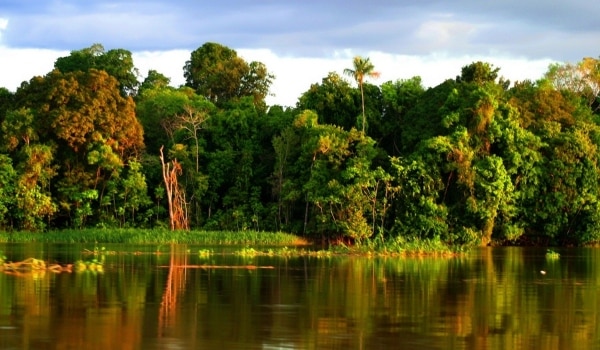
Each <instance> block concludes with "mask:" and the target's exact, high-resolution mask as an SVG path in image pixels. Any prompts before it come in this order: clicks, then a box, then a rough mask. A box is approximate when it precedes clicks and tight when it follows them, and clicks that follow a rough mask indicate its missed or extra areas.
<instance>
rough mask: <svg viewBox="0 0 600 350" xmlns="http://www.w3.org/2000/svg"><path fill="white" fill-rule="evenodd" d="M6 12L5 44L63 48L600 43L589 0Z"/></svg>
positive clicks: (233, 0)
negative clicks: (99, 45) (209, 43)
mask: <svg viewBox="0 0 600 350" xmlns="http://www.w3.org/2000/svg"><path fill="white" fill-rule="evenodd" d="M0 13H1V14H2V16H3V17H4V18H8V19H10V23H11V24H10V26H9V27H8V28H7V29H6V30H4V31H3V42H4V43H5V44H6V45H7V46H10V47H40V48H52V49H63V50H73V49H80V48H83V47H88V46H89V45H91V44H92V43H95V42H98V43H102V44H103V45H104V46H105V47H107V48H125V49H128V50H131V51H148V50H154V51H156V50H160V51H166V50H173V49H187V50H193V49H195V48H197V47H199V46H200V45H202V44H203V43H205V42H207V41H214V42H219V43H222V44H224V45H227V46H229V47H236V48H239V47H244V48H253V49H261V48H269V49H270V50H273V51H274V52H275V53H276V54H277V55H282V56H296V57H324V56H327V55H330V54H331V52H333V51H337V50H343V49H346V48H353V49H354V50H356V51H359V52H368V51H383V52H388V53H390V54H395V55H430V54H434V53H435V52H447V53H454V54H455V55H457V56H460V55H486V54H490V53H497V52H501V53H503V54H507V55H512V56H515V57H517V56H518V57H528V58H530V59H543V58H546V57H550V58H552V59H555V60H576V59H581V58H582V57H584V56H589V55H591V54H595V52H590V49H591V48H594V47H598V46H600V27H598V25H597V19H598V18H600V6H597V5H596V4H594V3H593V2H590V1H589V0H572V1H569V2H562V3H553V4H552V5H551V6H550V5H548V3H547V2H546V1H542V0H529V1H523V0H506V1H494V2H489V1H476V0H456V1H446V0H421V1H418V2H414V1H412V0H397V1H392V2H390V1H387V0H372V1H371V2H369V3H368V4H365V3H361V2H357V1H342V0H329V1H316V0H306V1H273V0H256V1H251V2H249V1H246V0H223V1H220V2H216V3H214V2H213V3H207V2H202V1H196V0H181V1H176V2H172V1H169V2H167V1H166V0H153V1H145V2H140V1H134V0H86V1H79V0H61V1H52V2H45V1H42V2H39V1H32V0H22V1H18V2H17V1H9V2H8V4H3V5H0ZM579 38H585V39H586V40H587V43H585V44H584V43H583V40H581V39H579ZM564 39H567V40H564ZM569 39H571V40H569Z"/></svg>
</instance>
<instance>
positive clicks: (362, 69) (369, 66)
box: [344, 56, 379, 135]
mask: <svg viewBox="0 0 600 350" xmlns="http://www.w3.org/2000/svg"><path fill="white" fill-rule="evenodd" d="M353 65H354V67H353V68H354V69H350V68H346V69H344V74H345V75H347V76H350V77H352V78H354V80H355V81H356V83H357V84H358V87H359V88H360V98H361V101H362V133H363V135H364V134H365V124H366V118H365V93H364V91H363V83H364V81H365V77H371V78H377V77H379V72H376V71H375V66H373V63H371V60H369V58H368V57H367V58H362V57H360V56H356V57H354V61H353Z"/></svg>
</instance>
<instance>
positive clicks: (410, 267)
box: [0, 244, 600, 350]
mask: <svg viewBox="0 0 600 350" xmlns="http://www.w3.org/2000/svg"><path fill="white" fill-rule="evenodd" d="M94 248H96V249H97V253H98V254H96V255H94V254H92V252H93V251H94ZM103 248H104V250H100V249H99V247H97V246H96V247H94V246H93V245H81V244H77V245H65V244H62V245H61V244H0V251H2V252H3V254H4V255H6V257H7V260H11V261H20V260H22V259H25V258H28V257H36V258H41V259H43V260H45V261H47V262H55V263H60V264H67V263H72V262H74V261H76V260H86V261H90V260H91V259H100V258H102V259H104V265H103V271H101V272H98V271H84V272H75V271H73V272H61V273H55V272H50V271H33V272H21V273H7V272H6V271H4V272H3V273H0V349H85V350H92V349H102V350H109V349H110V350H112V349H132V350H133V349H220V350H229V349H319V350H320V349H344V350H349V349H418V350H427V349H478V350H479V349H511V350H512V349H544V350H549V349H597V348H600V329H599V327H600V322H599V321H600V320H599V319H598V318H599V315H600V271H599V269H598V267H600V250H599V249H594V248H576V249H575V248H569V249H557V251H558V252H560V254H561V256H560V258H557V259H548V258H547V257H546V254H545V252H546V250H545V249H540V248H509V247H502V248H500V247H498V248H481V249H475V250H473V251H471V252H469V253H466V254H464V255H463V256H458V257H451V258H427V257H421V258H389V257H388V258H373V257H371V258H369V257H356V256H333V257H308V256H302V257H287V258H283V257H268V256H259V257H252V256H239V255H235V254H231V252H232V251H235V249H234V248H218V247H215V248H212V250H213V253H212V254H210V255H207V254H203V253H202V251H204V252H206V250H205V249H206V247H194V246H183V245H181V246H123V245H105V246H103Z"/></svg>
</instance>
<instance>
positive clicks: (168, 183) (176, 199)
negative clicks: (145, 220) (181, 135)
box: [160, 147, 190, 230]
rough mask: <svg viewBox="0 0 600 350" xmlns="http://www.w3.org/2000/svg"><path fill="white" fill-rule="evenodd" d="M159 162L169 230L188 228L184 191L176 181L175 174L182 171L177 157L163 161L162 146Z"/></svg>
mask: <svg viewBox="0 0 600 350" xmlns="http://www.w3.org/2000/svg"><path fill="white" fill-rule="evenodd" d="M160 162H161V164H162V174H163V179H164V182H165V189H166V192H167V202H168V205H169V219H170V222H171V230H189V228H190V227H189V222H188V213H187V203H186V202H185V192H184V191H182V189H181V187H180V186H179V183H178V182H177V176H178V175H181V172H182V169H181V164H179V162H178V161H177V159H173V161H171V162H169V163H165V158H164V155H163V147H161V148H160Z"/></svg>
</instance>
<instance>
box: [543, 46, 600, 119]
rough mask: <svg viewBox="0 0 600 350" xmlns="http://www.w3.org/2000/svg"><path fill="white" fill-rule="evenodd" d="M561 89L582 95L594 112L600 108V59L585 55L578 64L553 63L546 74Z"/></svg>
mask: <svg viewBox="0 0 600 350" xmlns="http://www.w3.org/2000/svg"><path fill="white" fill-rule="evenodd" d="M545 78H546V79H548V80H549V81H550V82H551V84H552V85H553V86H554V87H555V88H556V89H557V90H560V91H569V92H571V93H574V94H576V95H577V96H580V97H581V98H582V100H583V101H584V103H585V104H586V105H587V106H588V107H590V108H592V109H593V111H594V112H596V111H598V109H600V101H598V97H599V96H600V60H599V59H596V58H592V57H585V58H584V59H583V60H581V61H580V62H578V63H577V64H571V63H564V64H558V63H557V64H553V65H551V66H550V69H549V70H548V72H547V73H546V75H545Z"/></svg>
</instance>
